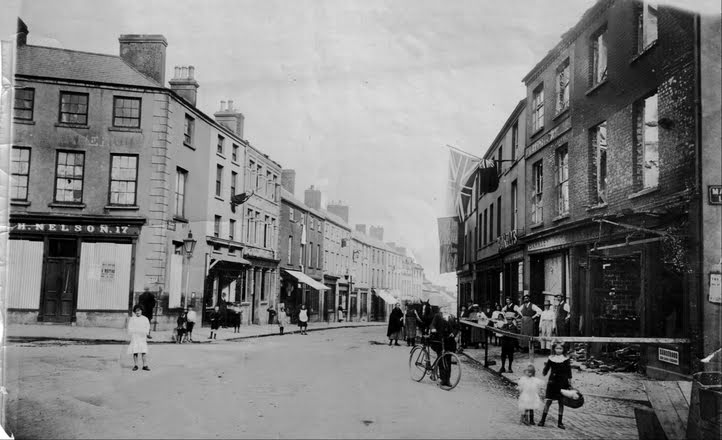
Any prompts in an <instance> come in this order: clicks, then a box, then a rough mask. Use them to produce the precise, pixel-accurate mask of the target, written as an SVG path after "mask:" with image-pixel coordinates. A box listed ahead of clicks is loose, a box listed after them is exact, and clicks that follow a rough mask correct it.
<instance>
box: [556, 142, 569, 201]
mask: <svg viewBox="0 0 722 440" xmlns="http://www.w3.org/2000/svg"><path fill="white" fill-rule="evenodd" d="M556 153H557V154H556V156H557V157H556V159H557V214H558V215H563V214H566V213H568V212H569V148H568V147H567V146H566V145H564V146H562V147H560V148H559V149H558V150H557V152H556Z"/></svg>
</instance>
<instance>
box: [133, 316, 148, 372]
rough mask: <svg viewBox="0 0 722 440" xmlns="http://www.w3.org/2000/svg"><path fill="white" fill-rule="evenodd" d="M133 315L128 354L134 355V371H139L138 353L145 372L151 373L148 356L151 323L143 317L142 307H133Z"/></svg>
mask: <svg viewBox="0 0 722 440" xmlns="http://www.w3.org/2000/svg"><path fill="white" fill-rule="evenodd" d="M133 314H134V316H131V317H130V319H129V320H128V335H130V345H128V354H132V355H133V363H134V364H135V366H134V367H133V371H137V370H138V353H140V355H141V357H142V358H143V370H145V371H150V368H148V362H147V358H146V354H147V353H148V342H147V341H146V335H148V332H150V321H148V318H146V317H145V316H143V308H142V307H141V306H138V305H137V306H135V307H133Z"/></svg>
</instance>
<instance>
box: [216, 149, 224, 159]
mask: <svg viewBox="0 0 722 440" xmlns="http://www.w3.org/2000/svg"><path fill="white" fill-rule="evenodd" d="M216 156H218V157H220V158H221V159H223V160H226V156H225V155H224V154H223V153H219V152H217V151H216Z"/></svg>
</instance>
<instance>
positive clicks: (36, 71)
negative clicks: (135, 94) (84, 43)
mask: <svg viewBox="0 0 722 440" xmlns="http://www.w3.org/2000/svg"><path fill="white" fill-rule="evenodd" d="M16 66H17V68H16V71H15V73H16V74H17V75H27V76H41V77H46V78H57V79H67V80H74V81H90V82H99V83H106V84H122V85H130V86H140V87H155V88H158V87H162V85H161V84H158V83H157V82H155V81H154V80H153V79H151V78H148V77H147V76H145V75H143V74H142V73H140V72H139V71H137V70H135V69H134V68H133V67H131V66H130V65H129V64H128V63H126V62H125V61H123V59H122V58H120V57H119V56H116V55H105V54H99V53H90V52H81V51H77V50H69V49H61V48H57V47H45V46H32V45H30V46H28V45H25V46H19V47H18V48H17V64H16Z"/></svg>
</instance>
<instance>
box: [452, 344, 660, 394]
mask: <svg viewBox="0 0 722 440" xmlns="http://www.w3.org/2000/svg"><path fill="white" fill-rule="evenodd" d="M463 353H464V354H465V355H467V356H468V357H469V358H471V359H473V360H475V361H476V362H478V363H480V364H481V365H484V349H471V348H467V349H465V350H464V351H463ZM547 358H548V355H542V354H534V356H533V359H530V357H529V353H522V352H516V353H514V363H513V372H511V373H510V372H505V373H499V370H500V368H501V347H500V346H496V345H493V344H491V345H490V346H489V354H488V360H490V361H494V362H495V364H494V365H490V366H489V369H490V370H491V371H493V372H495V373H496V374H498V375H500V376H501V377H503V378H504V379H506V380H507V381H508V383H510V384H514V385H516V383H517V382H518V381H519V378H520V377H521V376H522V374H523V372H524V369H525V368H526V367H527V365H529V364H530V363H533V365H534V367H535V368H536V371H537V377H539V378H543V377H542V370H543V368H544V363H545V362H546V360H547ZM575 366H577V364H576V363H574V362H573V363H572V385H573V386H574V387H575V388H578V389H579V391H581V393H582V394H583V395H584V396H585V398H586V397H588V396H593V397H600V398H605V399H618V400H627V401H632V402H637V403H641V404H644V405H648V402H649V399H648V398H647V392H646V391H645V389H644V384H643V383H642V382H643V381H645V380H650V379H649V378H648V377H646V376H644V375H642V374H639V373H614V372H608V373H600V372H596V371H594V370H580V369H578V368H575Z"/></svg>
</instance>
